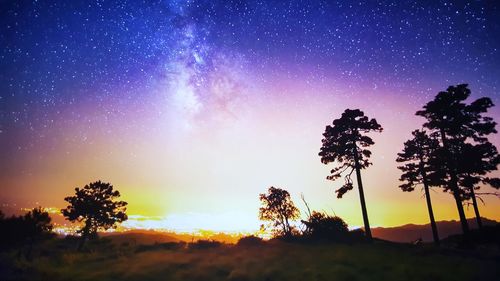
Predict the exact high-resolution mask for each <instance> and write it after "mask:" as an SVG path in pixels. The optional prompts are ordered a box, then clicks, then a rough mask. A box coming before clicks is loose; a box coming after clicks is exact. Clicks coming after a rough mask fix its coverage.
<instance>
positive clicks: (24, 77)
mask: <svg viewBox="0 0 500 281" xmlns="http://www.w3.org/2000/svg"><path fill="white" fill-rule="evenodd" d="M499 19H500V5H499V4H498V3H497V2H496V1H493V0H489V1H430V0H428V1H306V0H304V1H219V0H215V1H187V0H177V1H176V0H172V1H83V0H74V1H50V0H47V1H12V0H5V1H0V201H1V202H2V204H11V205H12V204H18V205H20V206H32V205H35V204H40V205H43V206H56V207H63V206H64V201H63V198H64V197H65V196H67V195H70V194H71V193H72V192H73V188H74V187H76V186H82V185H84V184H86V183H88V182H90V181H94V180H98V179H101V180H104V181H109V182H111V183H113V184H114V185H115V187H116V188H117V189H118V190H120V191H121V193H122V195H123V197H124V198H125V200H127V201H128V202H129V214H131V215H132V218H136V220H133V219H132V220H131V221H130V222H129V224H130V226H132V227H133V226H138V227H139V226H141V222H145V221H148V222H149V221H155V223H157V224H158V225H161V226H162V227H165V228H172V229H188V230H189V229H195V228H206V229H216V230H227V231H231V230H252V229H258V225H259V222H258V221H257V212H258V206H259V202H258V194H259V193H261V192H264V191H265V190H266V189H267V188H268V187H269V186H271V185H274V186H277V187H281V188H286V189H288V190H290V192H291V194H292V198H293V199H294V200H295V201H296V204H297V205H298V206H299V208H301V209H303V208H304V206H303V204H301V201H300V194H301V193H303V194H304V196H305V198H306V200H307V201H308V202H309V204H310V205H311V207H312V208H313V209H317V210H323V211H327V212H330V213H335V214H337V215H340V216H342V217H344V218H345V219H346V221H347V222H348V223H349V224H350V225H353V226H355V225H361V222H362V218H361V212H360V207H359V202H358V197H357V194H356V192H355V191H353V192H350V193H349V194H347V195H346V196H345V197H344V198H343V199H341V200H338V199H336V197H335V193H334V190H335V189H336V188H338V186H339V185H341V184H342V183H341V182H340V181H339V182H338V183H337V182H330V181H327V180H326V179H325V177H326V175H328V171H329V169H330V168H329V167H327V166H325V165H323V164H321V163H320V160H319V157H318V155H317V153H318V152H319V147H320V146H321V138H322V136H321V134H322V132H323V131H324V128H325V126H326V125H327V124H330V122H331V121H332V120H333V119H335V118H338V117H339V116H340V114H341V112H342V111H344V109H345V108H360V109H362V110H363V111H364V112H365V113H366V114H367V115H368V116H370V117H375V118H377V120H378V121H379V123H380V124H381V125H382V126H383V127H384V132H383V133H382V134H378V135H374V136H373V138H374V140H375V142H376V145H375V146H374V148H373V153H374V154H373V161H372V162H373V163H374V166H372V167H370V168H369V169H368V170H366V171H364V173H363V177H364V181H365V185H366V191H365V193H366V199H367V206H368V211H369V216H370V221H371V223H372V225H400V224H404V223H409V222H413V223H426V222H427V220H428V219H427V214H426V211H425V203H424V200H423V198H422V193H421V192H420V191H417V192H413V193H403V192H401V191H400V190H399V189H398V187H397V186H398V178H399V172H398V170H397V169H396V163H395V158H396V153H397V152H399V151H400V149H401V148H402V143H403V142H404V140H406V139H407V138H409V137H410V132H411V131H412V130H413V129H416V128H419V127H420V126H421V124H422V122H423V120H422V119H421V118H419V117H416V116H415V115H414V113H415V111H416V110H418V109H420V108H421V107H422V105H424V104H425V103H426V102H427V101H428V100H430V99H432V98H433V97H434V96H435V94H437V92H438V91H440V90H444V89H446V88H447V87H448V86H449V85H454V84H458V83H469V85H470V88H471V90H472V93H473V94H472V98H477V97H481V96H489V97H490V98H492V100H493V102H494V103H496V104H499V99H500V93H499V87H500V78H499V77H500V20H499ZM489 114H490V116H492V117H494V118H496V119H497V120H500V109H498V108H493V109H492V110H491V112H490V113H489ZM491 140H492V141H493V142H494V143H495V144H496V145H500V138H498V137H497V136H493V137H492V138H491ZM485 191H487V189H486V188H485ZM432 196H433V200H434V204H435V208H436V219H437V220H444V219H447V220H449V219H457V214H456V210H455V207H454V206H453V204H454V203H453V201H452V198H451V196H449V195H447V194H443V193H442V192H441V191H440V190H436V191H435V192H433V193H432ZM484 200H485V202H486V205H482V206H480V208H481V210H482V213H483V214H484V215H485V216H486V217H489V218H493V219H497V220H499V219H500V207H499V204H498V199H496V198H491V197H490V198H484ZM467 212H468V215H470V216H471V215H472V212H471V210H468V211H467Z"/></svg>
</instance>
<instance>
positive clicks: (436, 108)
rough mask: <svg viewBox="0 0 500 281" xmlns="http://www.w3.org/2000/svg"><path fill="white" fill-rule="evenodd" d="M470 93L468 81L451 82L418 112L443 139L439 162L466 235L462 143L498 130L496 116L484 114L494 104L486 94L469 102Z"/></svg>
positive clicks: (432, 131) (428, 126)
mask: <svg viewBox="0 0 500 281" xmlns="http://www.w3.org/2000/svg"><path fill="white" fill-rule="evenodd" d="M470 94H471V91H470V90H469V88H468V85H467V84H460V85H457V86H450V87H448V89H447V90H446V91H443V92H439V93H438V94H437V96H436V97H435V98H434V100H432V101H430V102H428V103H427V104H426V105H424V107H423V110H420V111H417V113H416V115H419V116H422V117H424V118H425V119H426V120H427V121H426V122H425V123H424V127H425V128H427V129H429V130H430V132H431V134H432V135H435V136H438V137H439V138H440V140H441V151H438V152H437V154H439V155H440V157H439V160H440V162H441V164H440V165H441V166H442V167H443V168H444V169H445V171H446V176H445V178H444V179H443V180H444V181H445V182H446V185H445V186H444V188H445V190H447V191H450V192H451V193H452V195H453V198H454V199H455V203H456V206H457V209H458V215H459V217H460V222H461V226H462V231H463V233H464V234H465V235H467V236H468V233H469V226H468V224H467V219H466V217H465V212H464V208H463V205H462V201H463V200H464V198H466V197H465V196H464V190H462V189H461V188H460V187H459V174H458V173H459V167H460V164H461V161H462V160H461V156H460V154H461V152H460V151H461V149H460V146H461V145H462V144H463V143H465V142H467V141H468V140H469V141H473V142H476V143H484V142H486V141H488V139H487V136H488V135H489V134H492V133H496V130H495V125H496V123H495V122H494V121H493V119H492V118H490V117H486V116H483V113H486V112H487V111H488V109H489V108H490V107H492V106H493V103H492V101H491V99H489V98H486V97H485V98H480V99H477V100H475V101H473V102H472V103H471V104H466V103H465V100H466V99H467V98H468V97H469V96H470Z"/></svg>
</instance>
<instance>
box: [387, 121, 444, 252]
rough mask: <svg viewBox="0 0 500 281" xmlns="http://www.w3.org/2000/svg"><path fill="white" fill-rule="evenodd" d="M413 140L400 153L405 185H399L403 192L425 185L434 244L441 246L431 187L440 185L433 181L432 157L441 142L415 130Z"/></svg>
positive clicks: (434, 174) (399, 160) (434, 173)
mask: <svg viewBox="0 0 500 281" xmlns="http://www.w3.org/2000/svg"><path fill="white" fill-rule="evenodd" d="M412 136H413V138H412V139H410V140H407V141H406V142H405V143H404V148H403V151H402V152H400V153H398V157H397V159H396V161H397V162H399V163H403V165H402V166H398V169H400V170H401V171H402V172H403V173H402V174H401V177H400V178H399V180H400V181H402V182H403V183H402V184H401V185H399V187H400V188H401V190H403V191H406V192H411V191H413V190H415V187H416V186H417V185H419V184H421V185H423V187H424V193H425V199H426V202H427V210H428V212H429V219H430V222H431V228H432V236H433V238H434V243H435V244H437V245H438V244H439V236H438V231H437V226H436V221H435V219H434V212H433V210H432V202H431V195H430V192H429V187H430V186H432V185H438V183H436V181H434V182H433V181H431V179H432V178H433V176H434V178H436V173H439V171H436V169H435V167H433V166H432V165H431V164H432V162H433V161H432V157H433V154H434V152H435V151H436V150H438V149H439V141H438V140H436V139H434V138H431V137H429V136H428V135H427V134H426V133H425V131H421V130H415V131H413V132H412Z"/></svg>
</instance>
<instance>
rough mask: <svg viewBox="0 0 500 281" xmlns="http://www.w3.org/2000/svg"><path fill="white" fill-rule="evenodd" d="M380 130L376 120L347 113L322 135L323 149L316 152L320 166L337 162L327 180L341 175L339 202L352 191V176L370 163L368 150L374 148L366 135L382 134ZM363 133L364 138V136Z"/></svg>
mask: <svg viewBox="0 0 500 281" xmlns="http://www.w3.org/2000/svg"><path fill="white" fill-rule="evenodd" d="M381 131H382V126H380V125H379V124H378V123H377V120H375V119H369V118H368V117H367V116H365V114H364V113H363V111H361V110H359V109H354V110H351V109H346V110H345V111H344V113H342V116H341V117H340V118H339V119H335V120H333V123H332V126H330V125H328V126H326V129H325V132H324V133H323V139H322V141H321V142H322V146H321V149H320V152H319V156H320V157H321V162H322V163H323V164H329V163H332V162H338V163H339V166H338V167H335V168H333V169H332V170H331V171H330V173H331V174H330V175H329V176H328V177H327V179H329V180H336V179H338V178H340V177H341V176H342V174H343V173H344V172H346V171H347V172H348V173H347V176H346V177H345V184H344V185H343V186H342V187H340V188H339V189H337V190H336V191H335V192H336V193H337V197H338V198H342V196H343V195H344V194H345V193H346V192H347V191H349V190H351V189H352V188H353V185H352V180H351V174H352V173H353V171H354V170H355V169H356V167H357V168H359V169H365V168H367V167H368V166H370V165H371V164H372V163H371V162H370V161H369V159H370V156H371V154H372V152H371V151H370V150H368V147H370V146H371V145H373V144H374V141H373V140H372V138H371V137H369V136H367V135H366V133H369V132H381ZM363 133H365V134H363Z"/></svg>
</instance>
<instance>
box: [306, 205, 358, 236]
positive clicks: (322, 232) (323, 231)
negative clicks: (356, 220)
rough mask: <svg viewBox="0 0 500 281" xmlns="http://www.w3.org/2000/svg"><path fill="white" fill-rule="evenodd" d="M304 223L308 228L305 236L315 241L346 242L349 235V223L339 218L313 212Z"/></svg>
mask: <svg viewBox="0 0 500 281" xmlns="http://www.w3.org/2000/svg"><path fill="white" fill-rule="evenodd" d="M302 223H303V224H304V225H305V226H306V229H305V231H304V234H305V235H306V236H309V237H311V238H313V239H328V240H332V241H345V240H346V239H347V238H348V235H349V229H348V228H347V223H345V221H344V220H343V219H342V218H340V217H338V216H329V215H327V214H325V213H321V212H317V211H313V212H312V214H311V215H310V216H309V218H308V219H307V221H302Z"/></svg>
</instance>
